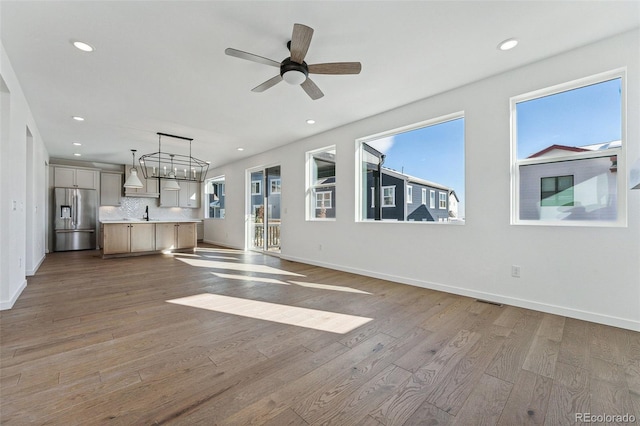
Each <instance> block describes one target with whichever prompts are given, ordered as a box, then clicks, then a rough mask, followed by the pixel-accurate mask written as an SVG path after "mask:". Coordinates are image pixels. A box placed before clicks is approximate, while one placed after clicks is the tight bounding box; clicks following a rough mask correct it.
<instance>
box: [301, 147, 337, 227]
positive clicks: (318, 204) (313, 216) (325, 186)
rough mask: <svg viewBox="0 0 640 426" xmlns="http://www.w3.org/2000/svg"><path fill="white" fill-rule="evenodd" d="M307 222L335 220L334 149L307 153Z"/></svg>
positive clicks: (326, 148)
mask: <svg viewBox="0 0 640 426" xmlns="http://www.w3.org/2000/svg"><path fill="white" fill-rule="evenodd" d="M306 158H307V220H335V217H336V208H335V207H336V205H335V199H336V197H335V193H336V147H335V145H333V146H329V147H325V148H321V149H317V150H314V151H309V152H307V155H306Z"/></svg>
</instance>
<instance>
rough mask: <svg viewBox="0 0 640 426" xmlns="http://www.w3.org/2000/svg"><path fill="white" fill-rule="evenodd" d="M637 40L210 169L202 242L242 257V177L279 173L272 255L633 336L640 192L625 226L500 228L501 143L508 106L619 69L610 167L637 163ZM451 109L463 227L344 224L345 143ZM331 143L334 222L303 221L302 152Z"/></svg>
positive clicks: (347, 209)
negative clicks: (214, 192)
mask: <svg viewBox="0 0 640 426" xmlns="http://www.w3.org/2000/svg"><path fill="white" fill-rule="evenodd" d="M639 40H640V33H639V32H638V31H634V32H630V33H626V34H622V35H620V36H617V37H614V38H610V39H606V40H603V41H600V42H598V43H595V44H592V45H589V46H585V47H582V48H580V49H576V50H573V51H570V52H567V53H565V54H562V55H558V56H555V57H552V58H549V59H546V60H544V61H540V62H537V63H534V64H530V65H528V66H525V67H522V68H519V69H516V70H513V71H510V72H508V73H505V74H501V75H498V76H495V77H492V78H489V79H486V80H483V81H480V82H477V83H474V84H470V85H467V86H464V87H461V88H458V89H455V90H453V91H450V92H447V93H443V94H441V95H438V96H434V97H431V98H428V99H425V100H422V101H419V102H416V103H413V104H410V105H406V106H404V107H401V108H398V109H396V110H393V111H389V112H386V113H383V114H380V115H377V116H374V117H370V118H368V119H365V120H362V121H359V122H357V123H352V124H350V125H347V126H344V127H341V128H338V129H334V130H332V131H329V132H326V133H324V134H321V135H317V136H314V137H311V138H308V139H305V140H301V141H298V142H296V143H294V144H290V145H288V146H285V147H282V148H279V149H275V150H272V151H269V152H266V153H263V154H260V155H257V156H254V157H251V158H248V159H246V160H243V161H240V162H236V163H234V164H230V165H227V166H223V167H218V168H216V169H215V170H212V171H211V173H210V174H209V176H219V175H225V177H226V185H227V186H226V219H224V220H208V221H206V224H205V241H209V242H214V243H218V244H223V245H226V246H230V247H236V248H244V246H245V243H244V221H245V206H244V199H245V198H244V197H245V195H244V194H245V170H246V169H247V168H251V167H255V166H259V165H266V164H281V166H282V203H283V204H282V211H283V215H282V234H281V239H282V257H283V258H286V259H290V260H297V261H301V262H306V263H311V264H317V265H322V266H327V267H330V268H335V269H340V270H346V271H352V272H356V273H360V274H363V275H370V276H375V277H381V278H387V279H389V280H393V281H397V282H402V283H408V284H413V285H417V286H423V287H429V288H434V289H440V290H444V291H448V292H452V293H457V294H463V295H468V296H472V297H480V298H483V299H489V300H494V301H498V302H502V303H506V304H511V305H516V306H522V307H527V308H532V309H536V310H540V311H545V312H551V313H557V314H561V315H566V316H569V317H575V318H581V319H586V320H591V321H596V322H601V323H604V324H610V325H615V326H619V327H624V328H629V329H634V330H640V261H639V259H640V191H629V192H628V194H627V195H628V226H627V227H619V228H602V227H552V226H524V225H519V226H515V225H510V179H511V177H510V170H511V165H510V139H509V138H510V116H509V98H510V97H512V96H516V95H520V94H523V93H527V92H530V91H533V90H536V89H542V88H545V87H549V86H552V85H556V84H559V83H564V82H567V81H571V80H575V79H578V78H582V77H585V76H589V75H593V74H597V73H600V72H604V71H608V70H612V69H616V68H620V67H627V95H628V99H627V116H628V117H629V119H628V123H627V129H626V130H627V139H626V141H627V145H626V147H625V148H624V149H626V156H627V158H626V161H625V160H621V161H620V163H622V162H623V161H624V162H625V163H626V164H629V165H631V164H638V159H639V158H640V130H639V128H638V126H639V124H638V117H640V105H639V103H640V67H639V60H640V58H639V52H640V46H639ZM522 48H525V47H524V46H523V47H522ZM461 110H463V111H464V112H465V127H466V129H465V134H466V152H465V158H466V186H465V188H466V194H467V197H466V200H465V202H466V206H467V208H466V219H467V220H466V224H465V225H462V226H461V225H437V224H418V223H361V222H355V217H356V211H355V209H356V197H357V195H356V189H355V178H356V176H355V143H354V140H355V139H357V138H360V137H364V136H367V135H371V134H375V133H379V132H382V131H386V130H389V129H393V128H397V127H400V126H404V125H408V124H412V123H416V122H420V121H424V120H427V119H431V118H435V117H438V116H441V115H445V114H449V113H452V112H456V111H461ZM331 144H336V145H337V172H336V174H337V185H338V187H337V206H336V208H337V220H336V221H335V222H307V221H305V201H304V194H305V188H304V182H305V170H304V161H305V152H306V151H308V150H313V149H317V148H320V147H323V146H327V145H331ZM620 163H619V164H620ZM629 172H630V170H629V168H627V169H626V170H625V171H624V173H625V175H626V176H628V174H629ZM629 186H630V185H627V186H626V187H627V188H628V187H629ZM425 241H430V242H433V241H437V242H438V246H439V250H437V251H436V252H431V251H429V250H428V248H427V247H429V246H431V244H424V242H425ZM320 244H321V245H322V250H319V245H320ZM511 265H519V266H520V267H521V278H513V277H511Z"/></svg>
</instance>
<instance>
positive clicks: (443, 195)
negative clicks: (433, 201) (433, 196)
mask: <svg viewBox="0 0 640 426" xmlns="http://www.w3.org/2000/svg"><path fill="white" fill-rule="evenodd" d="M438 197H439V200H440V204H438V208H439V209H446V208H447V193H446V192H438Z"/></svg>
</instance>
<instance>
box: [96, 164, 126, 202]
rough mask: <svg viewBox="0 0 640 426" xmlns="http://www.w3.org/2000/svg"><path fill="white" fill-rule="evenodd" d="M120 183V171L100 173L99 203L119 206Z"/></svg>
mask: <svg viewBox="0 0 640 426" xmlns="http://www.w3.org/2000/svg"><path fill="white" fill-rule="evenodd" d="M122 185H123V183H122V173H111V172H102V173H100V205H101V206H119V205H120V200H121V197H122Z"/></svg>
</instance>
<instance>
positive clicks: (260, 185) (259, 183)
mask: <svg viewBox="0 0 640 426" xmlns="http://www.w3.org/2000/svg"><path fill="white" fill-rule="evenodd" d="M254 183H257V184H258V189H259V190H260V192H253V184H254ZM251 195H252V196H253V195H262V181H261V180H252V181H251Z"/></svg>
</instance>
